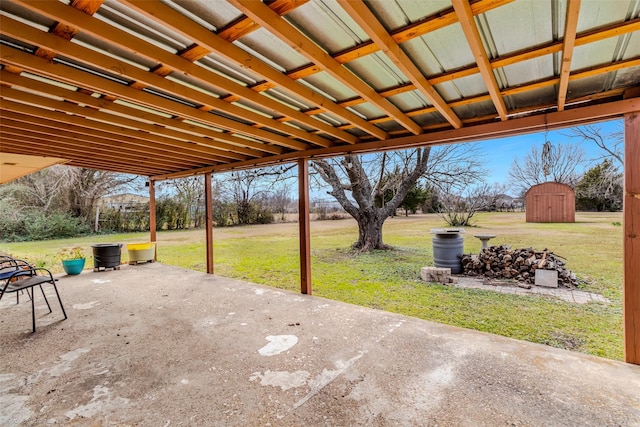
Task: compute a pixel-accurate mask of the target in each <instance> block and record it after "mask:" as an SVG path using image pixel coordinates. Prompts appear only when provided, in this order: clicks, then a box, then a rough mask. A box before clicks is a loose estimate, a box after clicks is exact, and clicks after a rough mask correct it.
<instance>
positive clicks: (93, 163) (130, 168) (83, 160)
mask: <svg viewBox="0 0 640 427" xmlns="http://www.w3.org/2000/svg"><path fill="white" fill-rule="evenodd" d="M0 137H1V138H2V145H3V147H6V149H7V150H10V151H11V152H12V153H16V154H25V155H36V156H49V153H50V150H48V149H47V148H40V147H39V146H38V145H32V144H25V143H24V142H23V141H22V140H21V139H20V138H17V139H16V138H12V137H8V136H5V135H2V134H0ZM63 154H69V153H68V152H67V151H66V150H64V149H62V150H61V151H60V156H62V157H65V156H63ZM68 157H69V156H67V157H65V158H67V159H68ZM65 165H66V166H75V167H82V168H92V169H101V170H109V171H112V172H120V173H128V174H135V175H142V176H152V175H156V174H161V173H168V172H169V169H164V170H163V169H159V168H152V167H146V166H141V165H130V164H127V163H122V162H117V160H109V161H104V160H103V158H99V157H96V156H95V155H94V156H84V157H76V159H71V160H69V161H68V162H66V163H65ZM174 171H175V170H174Z"/></svg>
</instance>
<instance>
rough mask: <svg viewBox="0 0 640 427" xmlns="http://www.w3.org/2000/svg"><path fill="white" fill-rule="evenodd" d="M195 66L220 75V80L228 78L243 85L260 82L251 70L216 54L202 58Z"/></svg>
mask: <svg viewBox="0 0 640 427" xmlns="http://www.w3.org/2000/svg"><path fill="white" fill-rule="evenodd" d="M195 64H196V65H199V66H201V67H203V68H205V69H208V70H211V71H214V72H216V73H218V74H220V76H221V78H228V79H230V80H234V81H236V82H238V83H240V84H243V85H252V84H255V83H257V82H259V81H260V80H261V79H260V77H259V76H258V75H256V74H254V73H252V72H251V70H248V69H246V68H242V67H240V66H238V65H236V64H235V63H233V62H231V61H227V60H226V59H224V58H222V57H221V56H220V55H216V54H210V55H207V56H204V57H202V58H200V59H199V60H198V61H196V62H195Z"/></svg>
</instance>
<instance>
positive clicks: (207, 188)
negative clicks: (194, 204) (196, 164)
mask: <svg viewBox="0 0 640 427" xmlns="http://www.w3.org/2000/svg"><path fill="white" fill-rule="evenodd" d="M204 203H205V205H206V206H205V212H206V216H207V217H206V220H205V228H206V230H207V239H206V242H207V273H209V274H213V197H212V193H211V172H208V173H206V174H204Z"/></svg>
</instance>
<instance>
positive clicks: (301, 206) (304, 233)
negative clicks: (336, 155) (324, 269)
mask: <svg viewBox="0 0 640 427" xmlns="http://www.w3.org/2000/svg"><path fill="white" fill-rule="evenodd" d="M298 226H299V229H300V292H302V293H303V294H309V295H311V293H312V289H311V232H310V229H309V161H308V160H306V159H299V160H298Z"/></svg>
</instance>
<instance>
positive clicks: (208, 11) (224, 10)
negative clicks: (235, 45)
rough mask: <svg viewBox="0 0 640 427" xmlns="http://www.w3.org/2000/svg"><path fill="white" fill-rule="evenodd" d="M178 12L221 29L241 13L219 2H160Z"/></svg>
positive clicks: (168, 0)
mask: <svg viewBox="0 0 640 427" xmlns="http://www.w3.org/2000/svg"><path fill="white" fill-rule="evenodd" d="M162 1H163V2H164V3H166V4H167V5H169V6H170V7H172V8H174V9H176V10H179V11H188V12H189V14H190V15H191V16H190V17H191V18H193V17H197V18H198V19H199V20H202V21H204V22H207V23H208V24H209V25H210V26H211V27H213V28H216V29H218V30H219V29H221V28H223V27H225V26H226V25H228V24H229V23H231V22H234V21H236V20H237V19H238V18H240V17H242V16H243V15H242V13H241V12H240V11H239V10H238V9H236V8H235V7H233V6H231V5H230V4H229V3H227V2H226V1H220V0H198V1H193V0H162Z"/></svg>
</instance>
